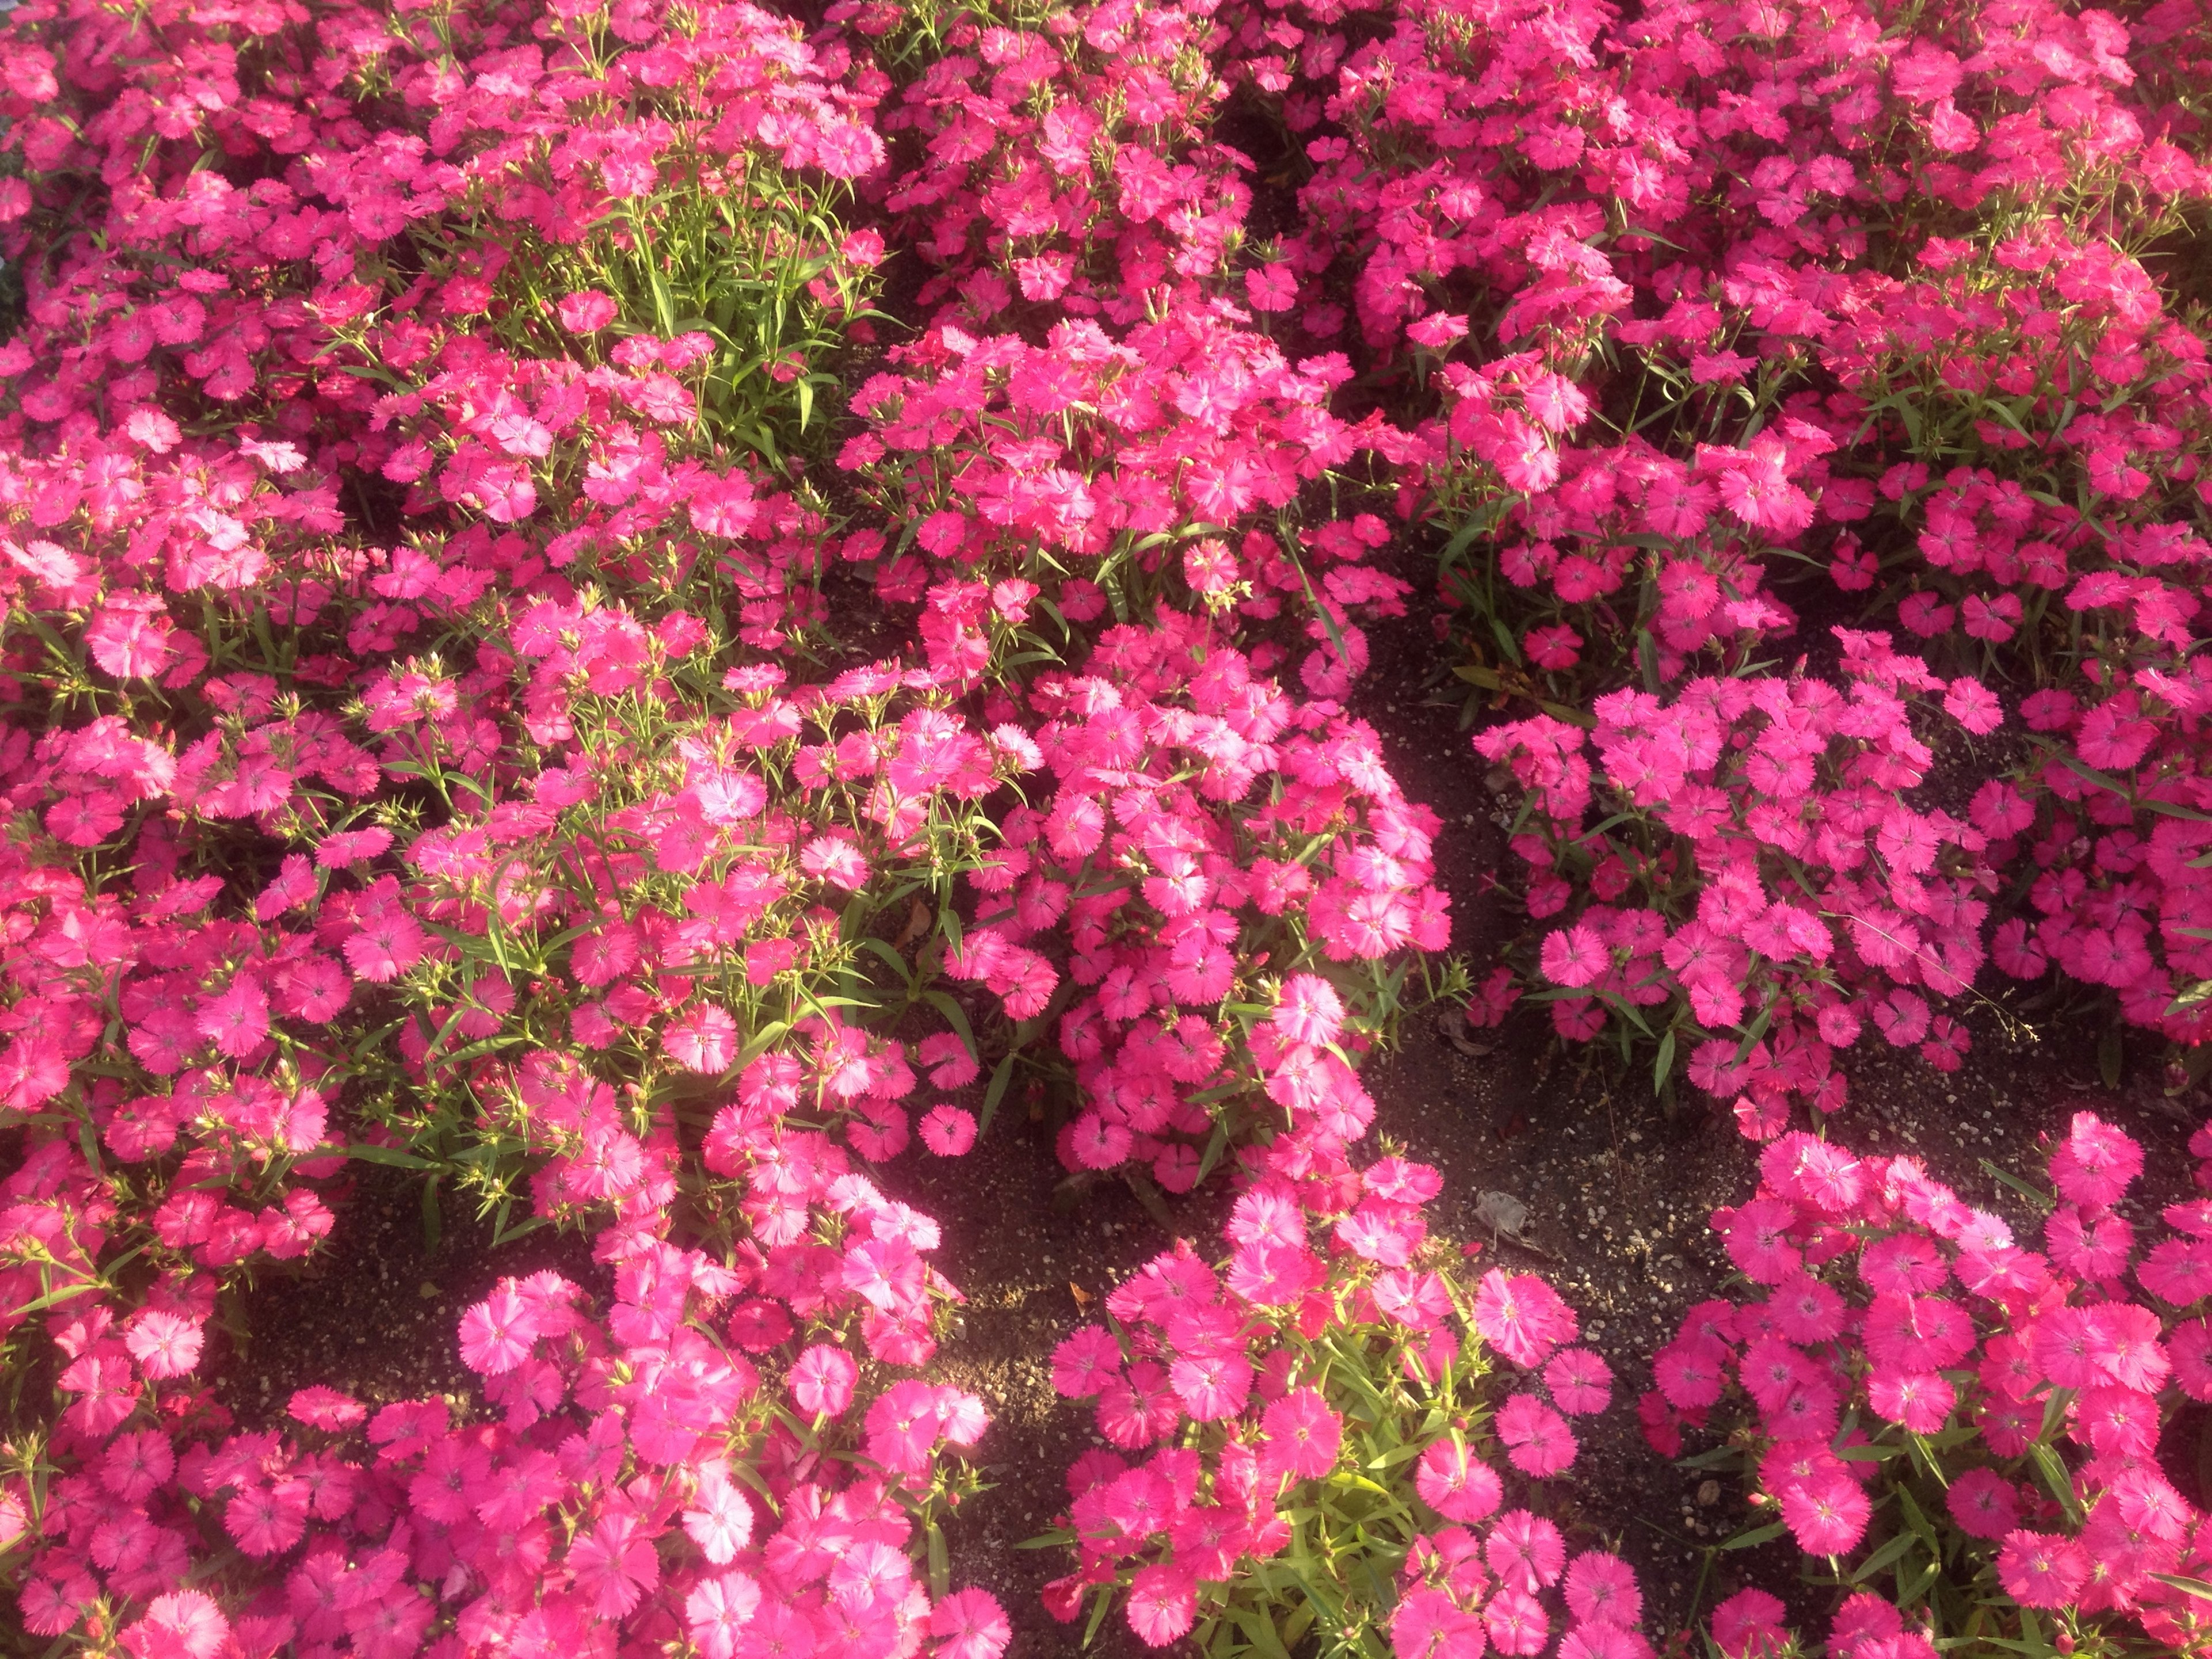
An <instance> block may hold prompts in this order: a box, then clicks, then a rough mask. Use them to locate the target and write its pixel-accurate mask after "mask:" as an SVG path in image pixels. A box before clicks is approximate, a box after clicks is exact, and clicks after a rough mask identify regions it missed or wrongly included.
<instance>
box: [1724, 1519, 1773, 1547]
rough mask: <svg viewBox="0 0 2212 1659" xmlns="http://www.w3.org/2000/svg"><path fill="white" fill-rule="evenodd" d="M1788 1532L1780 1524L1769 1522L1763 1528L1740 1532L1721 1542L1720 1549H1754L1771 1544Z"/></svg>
mask: <svg viewBox="0 0 2212 1659" xmlns="http://www.w3.org/2000/svg"><path fill="white" fill-rule="evenodd" d="M1788 1530H1789V1528H1788V1527H1787V1526H1785V1525H1784V1523H1783V1522H1779V1521H1770V1522H1767V1524H1766V1525H1765V1526H1763V1527H1753V1528H1752V1529H1751V1530H1750V1531H1749V1532H1740V1533H1738V1534H1736V1535H1735V1537H1733V1538H1728V1539H1723V1540H1722V1541H1721V1547H1722V1548H1723V1549H1724V1550H1748V1549H1756V1548H1757V1547H1759V1545H1761V1544H1765V1543H1771V1541H1773V1540H1775V1539H1777V1538H1779V1537H1781V1536H1782V1534H1784V1532H1786V1531H1788Z"/></svg>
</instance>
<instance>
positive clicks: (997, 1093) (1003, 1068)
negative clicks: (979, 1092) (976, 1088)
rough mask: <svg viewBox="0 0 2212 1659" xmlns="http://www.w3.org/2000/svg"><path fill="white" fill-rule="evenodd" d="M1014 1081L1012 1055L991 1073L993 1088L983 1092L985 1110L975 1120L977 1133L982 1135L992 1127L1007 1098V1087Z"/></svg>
mask: <svg viewBox="0 0 2212 1659" xmlns="http://www.w3.org/2000/svg"><path fill="white" fill-rule="evenodd" d="M1013 1080H1014V1056H1013V1055H1012V1054H1008V1055H1007V1056H1006V1058H1005V1059H1004V1060H1000V1062H999V1064H998V1067H997V1069H996V1070H994V1072H993V1073H991V1086H990V1087H989V1088H987V1089H986V1090H984V1091H983V1109H982V1111H981V1113H979V1114H978V1115H977V1116H976V1120H975V1133H978V1134H981V1133H982V1132H983V1131H984V1130H986V1129H987V1128H989V1127H991V1120H992V1119H993V1118H994V1117H995V1116H997V1115H998V1112H999V1102H1000V1100H1002V1099H1004V1098H1005V1097H1006V1085H1008V1084H1010V1083H1012V1081H1013Z"/></svg>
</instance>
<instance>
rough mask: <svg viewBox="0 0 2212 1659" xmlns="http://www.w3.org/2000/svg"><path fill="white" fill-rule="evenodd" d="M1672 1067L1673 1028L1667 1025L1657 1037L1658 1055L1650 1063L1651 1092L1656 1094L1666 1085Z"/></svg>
mask: <svg viewBox="0 0 2212 1659" xmlns="http://www.w3.org/2000/svg"><path fill="white" fill-rule="evenodd" d="M1673 1070H1674V1027H1673V1026H1671V1025H1669V1026H1668V1028H1667V1030H1665V1032H1664V1033H1663V1034H1662V1036H1660V1038H1659V1057H1658V1059H1656V1060H1654V1061H1652V1063H1651V1092H1652V1093H1653V1094H1655V1095H1656V1094H1657V1093H1658V1092H1659V1091H1661V1090H1662V1089H1664V1088H1665V1087H1666V1086H1667V1077H1668V1073H1671V1072H1672V1071H1673Z"/></svg>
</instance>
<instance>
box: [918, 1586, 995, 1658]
mask: <svg viewBox="0 0 2212 1659" xmlns="http://www.w3.org/2000/svg"><path fill="white" fill-rule="evenodd" d="M929 1633H930V1634H931V1635H932V1636H933V1637H935V1638H937V1640H938V1643H939V1646H938V1647H937V1649H936V1650H935V1651H934V1654H933V1659H999V1656H1000V1654H1001V1653H1004V1652H1005V1651H1006V1644H1007V1643H1008V1642H1010V1641H1012V1639H1013V1629H1012V1626H1010V1625H1008V1624H1007V1622H1006V1609H1005V1608H1003V1607H1000V1605H999V1603H998V1600H997V1598H996V1597H995V1596H994V1595H992V1594H991V1593H990V1591H988V1590H982V1589H961V1590H955V1591H953V1592H952V1594H951V1595H948V1596H946V1597H945V1598H944V1599H943V1600H942V1601H939V1602H938V1604H937V1606H936V1607H935V1608H934V1609H933V1611H932V1612H931V1613H930V1615H929Z"/></svg>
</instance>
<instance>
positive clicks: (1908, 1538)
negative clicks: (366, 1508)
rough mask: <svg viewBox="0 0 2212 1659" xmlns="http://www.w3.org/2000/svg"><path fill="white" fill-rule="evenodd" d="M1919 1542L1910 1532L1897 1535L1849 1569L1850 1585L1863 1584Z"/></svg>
mask: <svg viewBox="0 0 2212 1659" xmlns="http://www.w3.org/2000/svg"><path fill="white" fill-rule="evenodd" d="M1918 1542H1919V1539H1918V1538H1917V1536H1915V1535H1914V1534H1911V1533H1910V1532H1901V1533H1899V1534H1897V1536H1896V1537H1894V1538H1893V1539H1891V1540H1890V1541H1889V1542H1887V1544H1884V1545H1883V1546H1882V1547H1881V1548H1880V1549H1878V1550H1876V1551H1875V1553H1873V1554H1872V1555H1869V1556H1868V1557H1867V1559H1865V1560H1863V1561H1862V1562H1860V1563H1859V1564H1858V1565H1857V1566H1856V1567H1854V1568H1852V1569H1851V1583H1854V1584H1863V1583H1866V1581H1867V1580H1868V1579H1869V1578H1871V1577H1874V1576H1875V1574H1876V1573H1878V1572H1880V1571H1881V1570H1882V1569H1883V1568H1884V1567H1886V1566H1887V1565H1889V1564H1890V1563H1891V1562H1893V1561H1895V1560H1897V1559H1899V1558H1901V1557H1902V1556H1903V1555H1904V1554H1905V1551H1907V1550H1909V1549H1911V1547H1913V1546H1914V1545H1915V1544H1917V1543H1918Z"/></svg>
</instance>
